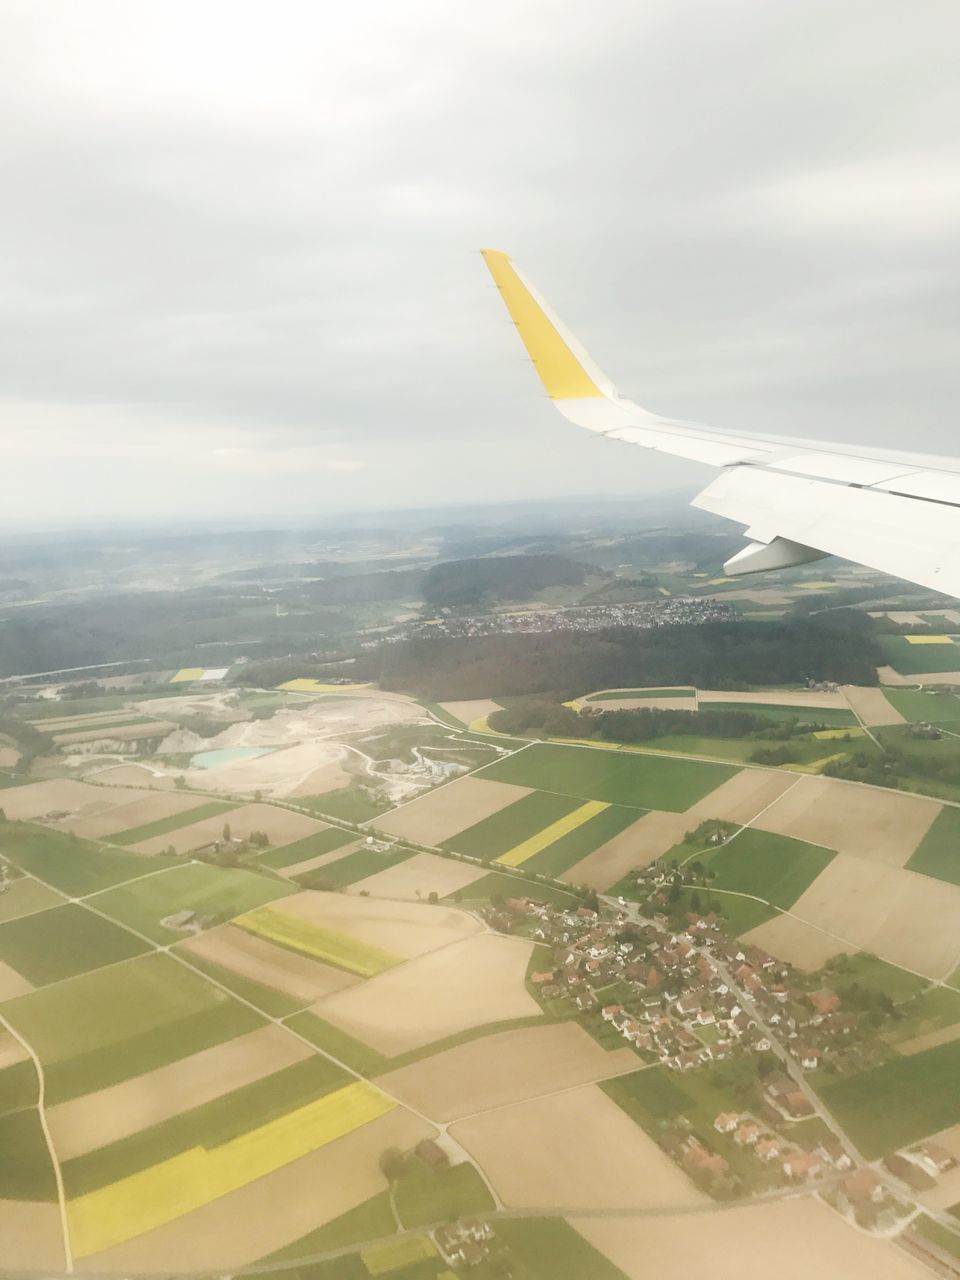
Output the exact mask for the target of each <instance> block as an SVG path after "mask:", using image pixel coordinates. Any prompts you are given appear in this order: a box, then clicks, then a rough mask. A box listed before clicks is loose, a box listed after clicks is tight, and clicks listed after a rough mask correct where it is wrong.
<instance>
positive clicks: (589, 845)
mask: <svg viewBox="0 0 960 1280" xmlns="http://www.w3.org/2000/svg"><path fill="white" fill-rule="evenodd" d="M638 816H639V815H638V814H637V811H636V809H624V808H623V807H622V806H621V805H618V804H612V805H611V806H610V807H609V809H604V810H603V812H602V813H598V814H596V815H595V816H594V817H593V818H590V819H589V820H588V821H587V822H585V823H584V824H583V825H582V826H580V827H576V828H575V829H574V830H573V831H570V832H568V833H567V834H566V835H565V836H561V837H560V839H559V840H555V841H554V842H553V844H551V845H548V846H547V847H546V849H544V850H542V852H540V853H535V854H534V855H533V857H532V858H527V860H526V861H525V862H524V863H523V864H522V865H523V869H524V871H532V872H535V873H536V874H538V875H542V876H554V877H556V876H562V875H563V873H564V872H565V871H567V870H569V868H570V867H572V866H574V864H575V863H577V862H579V861H580V859H581V858H585V857H586V856H587V854H589V853H593V851H594V849H599V848H600V846H601V845H602V844H606V842H607V841H608V840H612V839H613V837H614V836H616V835H619V834H620V832H621V831H623V830H625V829H626V828H627V827H629V826H630V824H631V823H633V822H636V821H637V818H638ZM470 887H471V888H472V886H470Z"/></svg>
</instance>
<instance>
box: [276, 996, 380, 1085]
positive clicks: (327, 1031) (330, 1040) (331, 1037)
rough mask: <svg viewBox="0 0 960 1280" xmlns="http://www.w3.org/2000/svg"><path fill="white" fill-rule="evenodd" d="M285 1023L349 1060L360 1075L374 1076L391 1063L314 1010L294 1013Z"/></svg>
mask: <svg viewBox="0 0 960 1280" xmlns="http://www.w3.org/2000/svg"><path fill="white" fill-rule="evenodd" d="M284 1022H285V1023H286V1025H287V1026H288V1027H290V1028H291V1030H293V1031H296V1032H297V1033H298V1034H299V1035H301V1036H303V1038H304V1039H305V1040H309V1041H310V1043H311V1044H313V1045H316V1047H317V1048H318V1049H322V1050H323V1052H324V1053H329V1054H330V1055H331V1056H332V1057H334V1058H336V1059H337V1060H338V1061H340V1062H344V1063H346V1065H347V1066H348V1067H350V1068H351V1069H352V1070H353V1071H357V1072H359V1073H360V1074H361V1075H365V1076H370V1075H375V1074H376V1073H377V1072H380V1071H384V1070H386V1068H387V1066H388V1064H389V1061H390V1060H389V1058H386V1057H384V1055H383V1054H382V1053H378V1052H377V1050H376V1049H371V1048H370V1046H369V1045H366V1044H364V1043H363V1041H362V1040H356V1039H355V1038H354V1037H353V1036H351V1035H348V1034H347V1032H346V1031H341V1030H340V1028H339V1027H335V1026H334V1025H333V1024H332V1023H330V1022H324V1020H323V1019H322V1018H318V1017H317V1015H316V1014H315V1013H309V1012H304V1013H295V1014H294V1015H293V1017H291V1018H285V1019H284Z"/></svg>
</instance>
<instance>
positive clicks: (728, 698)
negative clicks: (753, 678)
mask: <svg viewBox="0 0 960 1280" xmlns="http://www.w3.org/2000/svg"><path fill="white" fill-rule="evenodd" d="M699 699H700V701H701V702H745V703H746V702H759V703H766V704H769V705H770V706H776V707H840V708H842V709H843V710H846V706H847V704H846V701H845V700H844V697H843V694H842V693H839V692H838V693H819V692H817V691H816V690H813V689H769V690H766V689H763V690H761V691H760V692H759V693H758V692H756V691H751V692H749V693H740V692H738V691H737V690H736V689H701V690H700V693H699Z"/></svg>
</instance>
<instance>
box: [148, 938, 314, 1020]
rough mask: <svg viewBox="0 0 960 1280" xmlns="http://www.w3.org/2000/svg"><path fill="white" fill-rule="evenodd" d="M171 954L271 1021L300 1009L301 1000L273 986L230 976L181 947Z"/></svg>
mask: <svg viewBox="0 0 960 1280" xmlns="http://www.w3.org/2000/svg"><path fill="white" fill-rule="evenodd" d="M173 954H174V955H182V958H183V959H184V960H185V961H186V962H187V964H189V965H192V966H193V968H194V969H199V970H200V972H201V973H205V974H206V975H207V976H208V977H210V978H212V979H213V981H214V982H219V983H220V985H221V986H222V987H226V988H227V990H228V991H232V992H233V994H234V995H236V996H239V997H240V999H241V1000H249V1001H250V1003H251V1004H252V1005H255V1006H256V1008H258V1009H262V1010H263V1012H264V1013H265V1014H267V1015H268V1016H269V1017H271V1018H285V1017H286V1016H287V1015H288V1014H290V1013H297V1012H298V1011H299V1010H300V1009H302V1008H303V1007H304V1002H303V1001H302V1000H295V999H294V998H293V996H288V995H287V994H286V992H285V991H278V990H277V989H276V987H268V986H266V984H265V983H262V982H254V981H253V979H251V978H245V977H243V975H242V974H239V973H234V972H233V970H232V969H225V968H223V966H222V965H219V964H214V962H213V961H212V960H208V959H207V958H206V956H198V955H194V953H193V952H190V951H187V952H184V951H183V949H182V948H181V947H174V948H173Z"/></svg>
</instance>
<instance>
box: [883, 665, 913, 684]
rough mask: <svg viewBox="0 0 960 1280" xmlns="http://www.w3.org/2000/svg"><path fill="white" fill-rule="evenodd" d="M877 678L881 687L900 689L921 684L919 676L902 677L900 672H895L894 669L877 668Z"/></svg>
mask: <svg viewBox="0 0 960 1280" xmlns="http://www.w3.org/2000/svg"><path fill="white" fill-rule="evenodd" d="M877 676H878V678H879V680H880V683H881V685H885V684H889V685H894V686H896V687H899V688H902V687H904V686H905V685H906V686H910V685H914V684H918V683H919V682H920V677H919V676H902V675H901V674H900V672H899V671H894V669H893V667H877Z"/></svg>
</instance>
